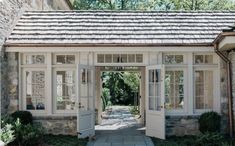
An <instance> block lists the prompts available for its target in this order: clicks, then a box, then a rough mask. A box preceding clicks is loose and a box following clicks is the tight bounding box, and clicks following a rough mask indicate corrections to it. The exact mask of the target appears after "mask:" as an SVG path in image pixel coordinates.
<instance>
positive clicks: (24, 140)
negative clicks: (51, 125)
mask: <svg viewBox="0 0 235 146" xmlns="http://www.w3.org/2000/svg"><path fill="white" fill-rule="evenodd" d="M14 129H15V137H16V140H15V141H14V143H13V144H18V145H19V146H37V145H39V144H40V143H41V142H42V139H43V135H44V129H43V127H42V126H41V125H40V124H32V125H31V124H27V125H23V124H21V122H20V120H19V119H17V120H16V122H15V125H14Z"/></svg>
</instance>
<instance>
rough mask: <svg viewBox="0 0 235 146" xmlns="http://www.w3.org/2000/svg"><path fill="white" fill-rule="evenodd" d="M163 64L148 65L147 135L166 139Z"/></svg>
mask: <svg viewBox="0 0 235 146" xmlns="http://www.w3.org/2000/svg"><path fill="white" fill-rule="evenodd" d="M164 73H165V69H164V66H163V65H154V66H147V67H146V135H147V136H151V137H157V138H160V139H165V107H164V102H165V97H164V78H165V77H164Z"/></svg>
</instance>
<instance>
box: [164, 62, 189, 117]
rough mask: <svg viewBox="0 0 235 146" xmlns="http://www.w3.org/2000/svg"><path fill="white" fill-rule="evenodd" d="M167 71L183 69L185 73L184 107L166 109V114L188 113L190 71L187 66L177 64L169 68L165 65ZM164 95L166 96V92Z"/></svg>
mask: <svg viewBox="0 0 235 146" xmlns="http://www.w3.org/2000/svg"><path fill="white" fill-rule="evenodd" d="M166 71H183V74H184V107H183V109H170V110H168V109H166V115H176V114H186V113H187V112H188V111H187V109H188V98H189V97H188V86H187V83H188V80H187V79H188V74H187V73H188V72H187V68H179V67H177V66H175V67H174V68H168V67H165V72H166ZM164 97H165V93H164Z"/></svg>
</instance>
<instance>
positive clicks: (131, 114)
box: [96, 66, 145, 130]
mask: <svg viewBox="0 0 235 146" xmlns="http://www.w3.org/2000/svg"><path fill="white" fill-rule="evenodd" d="M97 72H98V76H99V87H98V88H97V90H98V92H99V94H98V95H99V96H97V97H98V98H99V97H100V98H99V102H98V103H100V104H99V105H100V107H99V109H98V114H97V115H98V121H97V125H96V130H120V129H125V128H130V127H134V126H138V127H141V126H143V125H144V107H145V106H144V102H143V101H144V99H142V98H144V90H143V87H144V86H143V87H142V85H143V83H144V81H143V78H142V76H143V73H144V68H143V67H119V66H117V67H97Z"/></svg>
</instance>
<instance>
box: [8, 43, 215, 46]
mask: <svg viewBox="0 0 235 146" xmlns="http://www.w3.org/2000/svg"><path fill="white" fill-rule="evenodd" d="M4 46H5V47H123V46H125V47H169V46H171V47H181V46H182V47H188V46H200V47H211V46H213V44H212V43H192V44H177V43H169V44H153V43H152V44H141V43H140V44H137V43H136V44H113V43H109V44H108V43H105V44H103V43H99V44H89V43H87V44H78V43H76V44H58V43H57V44H54V43H50V44H49V43H37V44H25V43H5V44H4Z"/></svg>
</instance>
